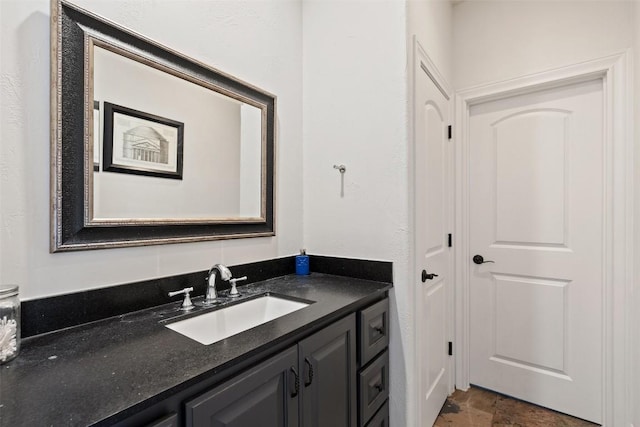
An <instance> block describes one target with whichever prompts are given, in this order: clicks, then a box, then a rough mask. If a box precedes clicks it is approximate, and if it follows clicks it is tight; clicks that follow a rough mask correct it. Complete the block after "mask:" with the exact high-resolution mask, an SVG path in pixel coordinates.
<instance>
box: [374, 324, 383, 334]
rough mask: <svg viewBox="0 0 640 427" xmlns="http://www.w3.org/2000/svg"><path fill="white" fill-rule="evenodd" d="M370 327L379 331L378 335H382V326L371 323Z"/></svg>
mask: <svg viewBox="0 0 640 427" xmlns="http://www.w3.org/2000/svg"><path fill="white" fill-rule="evenodd" d="M371 329H373V330H374V331H376V332H377V333H379V334H380V335H384V328H383V327H382V326H373V325H371Z"/></svg>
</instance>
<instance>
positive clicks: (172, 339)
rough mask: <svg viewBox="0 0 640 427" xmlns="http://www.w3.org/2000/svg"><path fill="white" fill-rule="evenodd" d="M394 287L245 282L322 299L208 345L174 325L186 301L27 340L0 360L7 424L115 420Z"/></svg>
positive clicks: (257, 289)
mask: <svg viewBox="0 0 640 427" xmlns="http://www.w3.org/2000/svg"><path fill="white" fill-rule="evenodd" d="M390 287H391V284H389V283H382V282H374V281H369V280H360V279H353V278H348V277H341V276H332V275H326V274H319V273H313V274H311V275H310V276H295V275H289V276H284V277H278V278H275V279H270V280H266V281H263V282H258V283H254V284H251V285H247V286H244V287H239V289H240V290H241V292H243V293H244V294H245V296H250V295H252V294H259V293H264V292H271V293H274V294H280V295H284V296H290V297H294V298H301V299H304V300H310V301H314V303H313V304H311V305H310V306H308V307H306V308H304V309H302V310H299V311H296V312H293V313H290V314H288V315H286V316H284V317H281V318H279V319H276V320H273V321H271V322H268V323H265V324H263V325H260V326H257V327H255V328H253V329H250V330H248V331H245V332H243V333H240V334H238V335H234V336H232V337H229V338H227V339H225V340H222V341H219V342H217V343H214V344H211V345H208V346H206V345H202V344H200V343H198V342H196V341H193V340H191V339H189V338H187V337H185V336H183V335H181V334H179V333H177V332H174V331H172V330H170V329H168V328H166V327H165V326H164V324H165V323H167V322H165V320H166V319H172V318H174V317H176V316H180V315H182V313H181V312H178V311H177V307H178V306H179V303H173V304H168V305H163V306H159V307H155V308H151V309H147V310H143V311H138V312H134V313H130V314H126V315H122V316H118V317H114V318H110V319H106V320H102V321H98V322H94V323H90V324H86V325H82V326H78V327H74V328H69V329H65V330H62V331H57V332H54V333H50V334H46V335H40V336H36V337H33V338H28V339H25V340H23V342H22V348H21V353H20V355H19V357H18V358H17V359H15V360H13V361H12V362H10V363H8V364H7V365H2V366H0V426H2V427H9V426H11V427H16V426H85V425H94V424H99V425H109V424H112V423H115V422H117V421H120V420H121V419H124V418H126V417H128V416H131V415H133V414H135V413H136V412H138V411H139V410H142V409H145V408H146V407H148V406H150V405H151V404H153V403H155V402H158V401H160V400H162V399H164V398H166V397H168V396H171V395H173V394H175V393H177V392H178V391H181V390H185V389H186V388H188V387H190V386H192V385H194V384H197V383H198V382H200V381H202V380H203V379H206V378H211V377H212V376H215V375H219V374H220V372H222V371H223V370H229V369H230V368H233V367H234V366H239V365H240V364H241V363H242V362H243V361H246V360H247V358H250V357H251V356H256V355H258V354H260V353H263V352H265V351H266V350H267V349H269V348H276V347H277V345H278V344H279V343H280V344H283V343H286V342H287V341H291V340H292V339H293V338H296V339H297V337H299V336H302V335H304V334H305V333H307V332H308V333H311V332H312V331H314V330H315V329H317V328H319V327H321V326H324V325H325V324H327V323H328V322H329V321H333V320H337V319H338V318H339V317H341V316H343V315H345V314H347V313H349V312H352V311H354V310H355V309H356V308H358V307H359V306H361V305H362V304H363V302H366V301H367V300H370V299H371V298H372V297H373V298H375V297H376V296H378V297H379V296H380V295H382V293H384V292H385V291H386V290H388V289H389V288H390ZM195 301H198V299H195Z"/></svg>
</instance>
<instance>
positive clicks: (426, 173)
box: [414, 54, 452, 426]
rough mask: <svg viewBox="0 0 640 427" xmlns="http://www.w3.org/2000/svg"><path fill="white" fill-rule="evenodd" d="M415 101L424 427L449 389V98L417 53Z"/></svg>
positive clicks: (419, 339)
mask: <svg viewBox="0 0 640 427" xmlns="http://www.w3.org/2000/svg"><path fill="white" fill-rule="evenodd" d="M416 55H417V58H416V69H415V99H414V102H415V104H414V114H415V117H414V128H415V135H414V170H415V183H414V189H415V198H414V199H415V230H416V233H415V236H414V238H415V251H416V252H415V253H416V259H415V267H416V270H415V277H414V280H415V283H416V284H417V293H416V296H417V301H416V319H417V322H416V325H415V327H416V330H417V346H418V371H419V372H418V378H419V392H420V400H419V402H418V405H420V414H421V415H420V416H421V420H420V423H419V425H420V426H432V425H433V423H434V421H435V419H436V417H437V416H438V413H439V412H440V408H441V407H442V405H443V404H444V401H445V400H446V398H447V395H448V394H449V391H450V389H451V386H450V377H449V373H450V369H449V363H450V356H449V355H448V348H447V342H448V341H449V339H448V337H449V331H448V329H447V326H448V321H447V320H448V318H449V316H451V311H452V310H451V309H447V307H452V300H451V299H450V298H451V293H450V292H451V291H450V287H451V279H450V277H451V272H450V268H451V262H450V260H451V249H450V248H449V247H448V233H449V231H448V230H449V227H450V218H451V211H452V209H451V198H450V196H451V191H449V188H450V184H451V168H450V166H449V165H450V160H451V157H450V151H451V150H450V145H451V143H450V142H449V140H448V125H449V97H448V95H447V94H446V92H445V91H444V90H443V89H441V87H442V85H440V86H436V84H434V80H433V79H432V78H431V77H430V76H429V75H428V74H427V72H426V70H427V69H428V68H427V65H426V64H425V61H424V60H423V58H421V56H420V55H418V54H416Z"/></svg>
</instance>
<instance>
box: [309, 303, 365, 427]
mask: <svg viewBox="0 0 640 427" xmlns="http://www.w3.org/2000/svg"><path fill="white" fill-rule="evenodd" d="M298 354H299V357H300V362H299V365H300V371H301V373H300V377H301V378H300V382H301V383H302V385H301V394H302V408H301V411H300V412H301V415H300V417H301V418H300V425H301V426H303V427H355V426H356V422H357V410H356V323H355V314H352V315H350V316H348V317H345V318H344V319H342V320H340V321H338V322H336V323H334V324H332V325H331V326H328V327H327V328H325V329H323V330H321V331H319V332H317V333H315V334H313V335H311V336H310V337H309V338H306V339H305V340H303V341H300V343H299V344H298Z"/></svg>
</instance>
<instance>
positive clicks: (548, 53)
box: [453, 0, 633, 89]
mask: <svg viewBox="0 0 640 427" xmlns="http://www.w3.org/2000/svg"><path fill="white" fill-rule="evenodd" d="M632 8H633V2H631V1H571V0H569V1H535V0H533V1H526V0H525V1H481V0H477V1H466V2H461V3H458V4H456V5H455V6H454V8H453V16H454V20H453V25H454V34H453V54H454V61H453V75H454V78H453V84H454V86H455V87H456V89H462V88H466V87H468V86H474V85H477V84H481V83H488V82H493V81H500V80H505V79H509V78H514V77H520V76H524V75H527V74H532V73H536V72H540V71H544V70H548V69H552V68H558V67H562V66H565V65H570V64H575V63H578V62H581V61H589V60H591V59H594V58H599V57H602V56H606V55H610V54H612V53H616V52H619V51H621V50H623V49H626V48H628V47H630V46H631V38H632V28H633V26H632V23H633V13H632V12H633V9H632Z"/></svg>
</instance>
